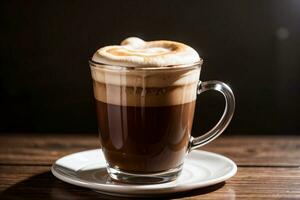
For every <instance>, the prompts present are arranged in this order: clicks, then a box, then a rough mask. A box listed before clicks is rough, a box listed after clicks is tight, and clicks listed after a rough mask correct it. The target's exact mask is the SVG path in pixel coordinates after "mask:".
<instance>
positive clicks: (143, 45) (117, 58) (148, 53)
mask: <svg viewBox="0 0 300 200" xmlns="http://www.w3.org/2000/svg"><path fill="white" fill-rule="evenodd" d="M92 60H93V61H95V62H98V63H103V64H107V65H115V66H124V67H166V66H173V65H182V64H192V63H196V62H199V61H200V60H201V59H200V57H199V55H198V53H197V52H196V51H195V50H194V49H193V48H191V47H190V46H187V45H185V44H183V43H179V42H174V41H167V40H157V41H149V42H146V41H144V40H142V39H140V38H136V37H130V38H127V39H125V40H124V41H123V42H121V45H112V46H106V47H103V48H100V49H99V50H97V52H96V53H95V54H94V55H93V58H92Z"/></svg>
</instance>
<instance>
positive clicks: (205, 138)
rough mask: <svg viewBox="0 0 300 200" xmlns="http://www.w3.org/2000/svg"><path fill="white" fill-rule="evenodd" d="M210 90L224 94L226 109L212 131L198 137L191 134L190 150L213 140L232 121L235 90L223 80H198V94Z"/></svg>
mask: <svg viewBox="0 0 300 200" xmlns="http://www.w3.org/2000/svg"><path fill="white" fill-rule="evenodd" d="M208 90H215V91H218V92H221V93H222V94H223V96H224V98H225V109H224V112H223V115H222V117H221V119H220V120H219V122H218V123H217V124H216V125H215V126H214V127H213V128H212V129H211V130H210V131H208V132H207V133H205V134H204V135H201V136H199V137H196V138H194V137H192V136H191V138H190V144H189V149H188V151H189V152H190V151H191V150H193V149H196V148H198V147H201V146H203V145H205V144H207V143H209V142H211V141H213V140H214V139H216V138H217V137H218V136H219V135H221V133H222V132H223V131H224V130H225V129H226V127H227V126H228V124H229V122H230V121H231V119H232V116H233V113H234V108H235V99H234V95H233V92H232V90H231V89H230V87H229V86H228V85H226V84H225V83H223V82H221V81H206V82H201V81H199V82H198V87H197V94H198V95H199V94H201V93H203V92H205V91H208Z"/></svg>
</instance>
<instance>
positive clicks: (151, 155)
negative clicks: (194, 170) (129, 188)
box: [96, 101, 195, 173]
mask: <svg viewBox="0 0 300 200" xmlns="http://www.w3.org/2000/svg"><path fill="white" fill-rule="evenodd" d="M96 102H97V115H98V124H99V133H100V140H101V145H102V150H103V152H104V155H105V158H106V160H107V162H108V163H109V164H110V166H111V167H115V168H119V169H121V170H124V171H127V172H132V173H134V172H137V173H155V172H160V171H165V170H168V169H170V168H175V167H178V166H179V165H181V164H182V163H183V159H184V155H185V153H186V151H187V149H186V148H187V146H188V145H187V144H188V142H189V138H190V133H191V128H192V124H193V117H194V108H195V101H192V102H189V103H185V104H179V105H171V106H157V107H133V106H120V105H112V104H107V103H103V102H101V101H96Z"/></svg>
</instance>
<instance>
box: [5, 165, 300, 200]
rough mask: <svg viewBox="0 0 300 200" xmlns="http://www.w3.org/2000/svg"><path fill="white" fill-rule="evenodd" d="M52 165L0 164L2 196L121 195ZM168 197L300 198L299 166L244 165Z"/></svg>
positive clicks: (105, 197)
mask: <svg viewBox="0 0 300 200" xmlns="http://www.w3.org/2000/svg"><path fill="white" fill-rule="evenodd" d="M49 169H50V168H49V167H48V166H0V192H1V194H0V199H32V200H34V199H73V200H74V199H78V200H80V199H120V198H119V197H118V198H114V197H111V196H107V195H102V194H97V193H95V192H93V191H91V190H89V189H84V188H80V187H77V186H72V185H70V184H67V183H64V182H62V181H60V180H58V179H56V178H55V177H54V176H53V175H52V174H51V172H50V171H49ZM12 172H13V173H12ZM166 198H172V199H179V198H183V199H193V200H195V199H230V200H231V199H241V198H247V199H260V198H266V199H271V198H278V199H280V198H283V199H287V198H294V199H300V169H299V168H281V167H276V168H269V167H259V168H256V167H246V168H244V167H241V168H239V170H238V173H237V174H236V175H235V176H234V177H233V178H231V179H230V180H228V181H226V183H225V184H224V183H222V184H218V185H215V186H213V187H208V188H204V189H197V190H193V191H190V192H185V193H178V194H172V195H171V196H166Z"/></svg>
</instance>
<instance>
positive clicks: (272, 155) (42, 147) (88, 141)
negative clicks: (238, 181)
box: [0, 134, 300, 167]
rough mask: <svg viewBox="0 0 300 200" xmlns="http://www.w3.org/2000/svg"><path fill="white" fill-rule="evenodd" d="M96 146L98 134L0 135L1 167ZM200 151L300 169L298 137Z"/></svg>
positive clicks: (247, 139) (228, 142) (225, 141)
mask: <svg viewBox="0 0 300 200" xmlns="http://www.w3.org/2000/svg"><path fill="white" fill-rule="evenodd" d="M99 147H100V142H99V140H98V137H97V134H95V135H88V134H74V135H70V134H68V135H63V134H62V135H49V134H48V135H47V134H39V135H28V134H26V136H25V135H20V134H15V135H9V136H0V164H27V165H28V164H29V165H32V164H35V165H51V164H52V163H53V162H54V161H55V160H56V159H58V158H59V157H61V156H64V155H67V154H69V153H73V152H77V151H82V150H87V149H94V148H99ZM201 149H202V150H207V151H212V152H215V153H220V154H223V155H225V156H227V157H229V158H231V159H232V160H234V161H235V162H236V163H237V164H238V165H239V166H295V167H296V166H300V137H297V136H285V137H279V136H277V137H272V136H264V137H262V136H242V137H239V136H225V137H224V136H221V137H220V138H218V139H217V140H216V141H214V142H212V143H210V144H208V145H206V146H204V147H203V148H201Z"/></svg>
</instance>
